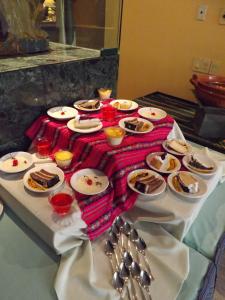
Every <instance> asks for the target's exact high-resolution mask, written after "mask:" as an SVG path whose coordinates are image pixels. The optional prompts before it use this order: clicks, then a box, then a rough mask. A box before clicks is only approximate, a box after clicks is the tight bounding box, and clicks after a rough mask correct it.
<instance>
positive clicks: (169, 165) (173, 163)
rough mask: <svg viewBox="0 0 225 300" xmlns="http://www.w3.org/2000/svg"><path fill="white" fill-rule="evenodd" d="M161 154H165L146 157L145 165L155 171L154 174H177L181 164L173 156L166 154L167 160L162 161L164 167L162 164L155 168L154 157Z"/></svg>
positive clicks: (158, 153) (157, 153)
mask: <svg viewBox="0 0 225 300" xmlns="http://www.w3.org/2000/svg"><path fill="white" fill-rule="evenodd" d="M163 154H166V153H165V152H154V153H150V154H148V155H147V157H146V163H147V165H148V166H149V167H150V168H151V169H153V170H155V171H156V172H160V173H164V174H170V173H173V172H177V171H179V170H180V168H181V163H180V161H179V160H178V159H177V158H176V157H175V156H173V155H171V154H166V157H167V160H166V161H164V163H165V166H164V165H163V164H162V165H161V166H160V167H159V168H157V166H156V165H154V163H153V159H154V157H158V156H161V155H163ZM158 162H159V163H160V161H158Z"/></svg>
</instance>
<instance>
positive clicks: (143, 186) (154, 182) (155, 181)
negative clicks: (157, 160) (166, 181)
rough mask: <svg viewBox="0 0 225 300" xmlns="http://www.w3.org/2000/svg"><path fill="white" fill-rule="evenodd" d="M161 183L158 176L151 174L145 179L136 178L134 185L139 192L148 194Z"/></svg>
mask: <svg viewBox="0 0 225 300" xmlns="http://www.w3.org/2000/svg"><path fill="white" fill-rule="evenodd" d="M162 183H163V181H162V180H161V179H160V178H157V177H155V176H154V175H152V176H150V177H149V178H147V179H143V180H142V179H140V180H137V181H136V183H135V186H134V187H135V188H136V189H137V190H138V191H140V192H141V193H144V194H150V193H152V192H153V191H154V190H156V189H157V188H158V187H160V185H161V184H162Z"/></svg>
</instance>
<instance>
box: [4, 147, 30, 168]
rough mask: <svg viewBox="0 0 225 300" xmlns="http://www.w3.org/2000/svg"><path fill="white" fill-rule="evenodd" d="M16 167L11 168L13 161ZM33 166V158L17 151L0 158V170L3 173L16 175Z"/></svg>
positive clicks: (28, 154) (26, 153)
mask: <svg viewBox="0 0 225 300" xmlns="http://www.w3.org/2000/svg"><path fill="white" fill-rule="evenodd" d="M14 158H15V159H17V160H18V165H17V166H13V159H14ZM32 164H33V156H32V155H31V154H30V153H28V152H23V151H18V152H12V153H8V154H6V155H4V156H2V157H1V158H0V170H1V171H3V172H5V173H18V172H22V171H25V170H27V169H29V168H30V167H31V166H32Z"/></svg>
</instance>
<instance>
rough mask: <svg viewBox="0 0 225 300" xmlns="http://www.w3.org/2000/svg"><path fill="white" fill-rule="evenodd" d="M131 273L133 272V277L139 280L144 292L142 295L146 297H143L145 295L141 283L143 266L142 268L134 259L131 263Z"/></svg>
mask: <svg viewBox="0 0 225 300" xmlns="http://www.w3.org/2000/svg"><path fill="white" fill-rule="evenodd" d="M130 273H131V275H132V277H133V278H134V279H135V280H136V281H137V283H138V285H139V288H140V292H141V293H142V296H143V297H144V298H143V299H145V295H144V293H143V291H142V288H141V283H140V274H141V268H140V266H139V264H138V263H136V262H135V261H133V262H132V264H131V268H130Z"/></svg>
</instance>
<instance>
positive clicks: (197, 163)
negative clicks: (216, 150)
mask: <svg viewBox="0 0 225 300" xmlns="http://www.w3.org/2000/svg"><path fill="white" fill-rule="evenodd" d="M182 162H183V164H184V166H185V167H186V168H187V169H188V170H189V171H191V172H193V173H196V174H199V175H202V176H203V177H208V176H212V175H213V174H215V173H216V171H217V165H216V164H215V162H214V161H213V160H212V159H211V158H210V157H208V156H207V155H205V154H200V153H193V154H188V155H186V156H184V157H183V160H182Z"/></svg>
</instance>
